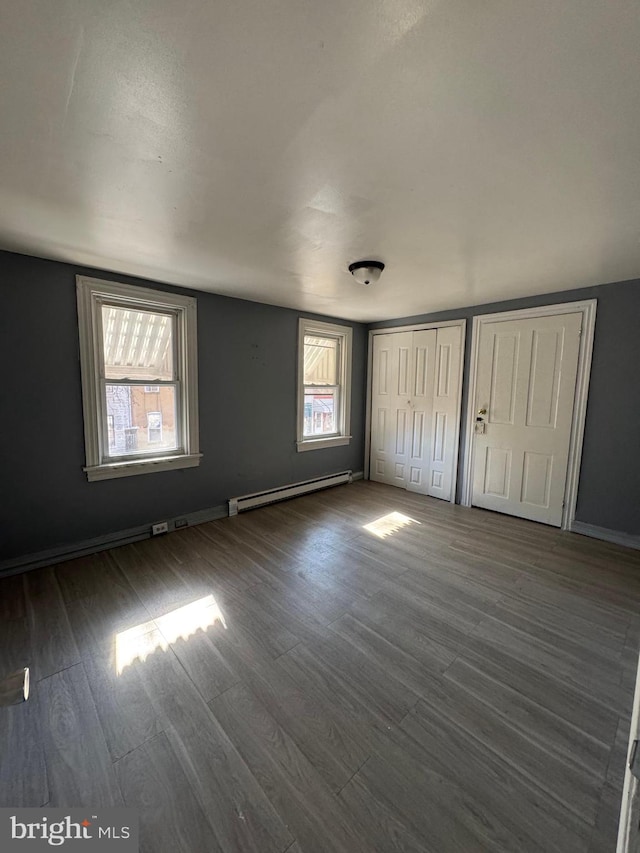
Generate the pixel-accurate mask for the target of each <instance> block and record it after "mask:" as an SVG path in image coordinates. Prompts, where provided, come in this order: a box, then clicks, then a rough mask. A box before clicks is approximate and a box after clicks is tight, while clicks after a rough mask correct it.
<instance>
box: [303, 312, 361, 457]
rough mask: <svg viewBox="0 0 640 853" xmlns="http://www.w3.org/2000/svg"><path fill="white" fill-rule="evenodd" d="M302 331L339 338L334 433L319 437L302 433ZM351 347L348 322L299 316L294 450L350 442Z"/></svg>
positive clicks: (314, 448)
mask: <svg viewBox="0 0 640 853" xmlns="http://www.w3.org/2000/svg"><path fill="white" fill-rule="evenodd" d="M305 335H318V336H320V337H322V336H323V335H330V336H332V337H337V338H340V376H339V385H340V389H341V394H340V406H339V416H340V420H339V423H338V434H337V435H331V436H326V437H320V438H310V437H306V438H305V436H304V338H305ZM352 347H353V329H352V328H351V326H338V325H335V324H333V323H322V322H320V321H319V320H308V319H306V318H304V317H301V318H300V319H299V321H298V433H297V441H296V447H297V450H298V453H302V452H305V451H307V450H322V449H323V448H327V447H343V446H345V445H347V444H350V443H351V434H350V429H351V350H352Z"/></svg>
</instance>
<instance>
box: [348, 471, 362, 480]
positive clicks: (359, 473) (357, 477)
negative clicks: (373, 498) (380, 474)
mask: <svg viewBox="0 0 640 853" xmlns="http://www.w3.org/2000/svg"><path fill="white" fill-rule="evenodd" d="M356 480H364V471H354V472H353V474H352V475H351V482H352V483H355V481H356Z"/></svg>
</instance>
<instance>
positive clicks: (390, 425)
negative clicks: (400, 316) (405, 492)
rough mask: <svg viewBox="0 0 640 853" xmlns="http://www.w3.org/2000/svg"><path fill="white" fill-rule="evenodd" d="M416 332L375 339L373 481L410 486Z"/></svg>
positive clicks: (371, 469) (372, 437)
mask: <svg viewBox="0 0 640 853" xmlns="http://www.w3.org/2000/svg"><path fill="white" fill-rule="evenodd" d="M412 342H413V332H395V333H393V334H391V335H376V336H375V337H374V339H373V387H372V397H371V404H372V405H371V466H370V474H369V476H370V478H371V479H372V480H377V481H378V482H379V483H388V484H389V485H391V486H401V487H402V488H406V485H407V463H408V448H407V422H408V418H409V399H410V398H409V389H410V387H411V366H410V361H411V349H412Z"/></svg>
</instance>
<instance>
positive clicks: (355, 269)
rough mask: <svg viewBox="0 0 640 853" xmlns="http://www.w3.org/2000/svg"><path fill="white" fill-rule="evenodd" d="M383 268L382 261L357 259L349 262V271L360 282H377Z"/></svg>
mask: <svg viewBox="0 0 640 853" xmlns="http://www.w3.org/2000/svg"><path fill="white" fill-rule="evenodd" d="M383 269H384V264H383V263H382V261H355V263H353V264H349V272H350V273H351V275H352V276H353V277H354V278H355V280H356V281H357V282H358V283H359V284H375V283H376V281H377V280H378V279H379V278H380V275H381V274H382V270H383Z"/></svg>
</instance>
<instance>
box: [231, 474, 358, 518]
mask: <svg viewBox="0 0 640 853" xmlns="http://www.w3.org/2000/svg"><path fill="white" fill-rule="evenodd" d="M351 480H352V472H351V471H341V472H340V473H339V474H330V475H329V476H328V477H315V478H314V479H313V480H304V482H302V483H290V484H289V485H288V486H279V487H278V488H276V489H268V490H267V491H265V492H254V493H253V494H252V495H242V496H241V497H238V498H231V499H230V500H229V515H237V514H238V513H239V512H242V511H243V510H246V509H254V508H255V507H258V506H264V505H265V504H272V503H276V501H284V500H286V499H287V498H295V497H298V495H306V494H307V492H317V491H318V490H319V489H328V488H329V487H330V486H341V485H343V484H344V483H350V482H351Z"/></svg>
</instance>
